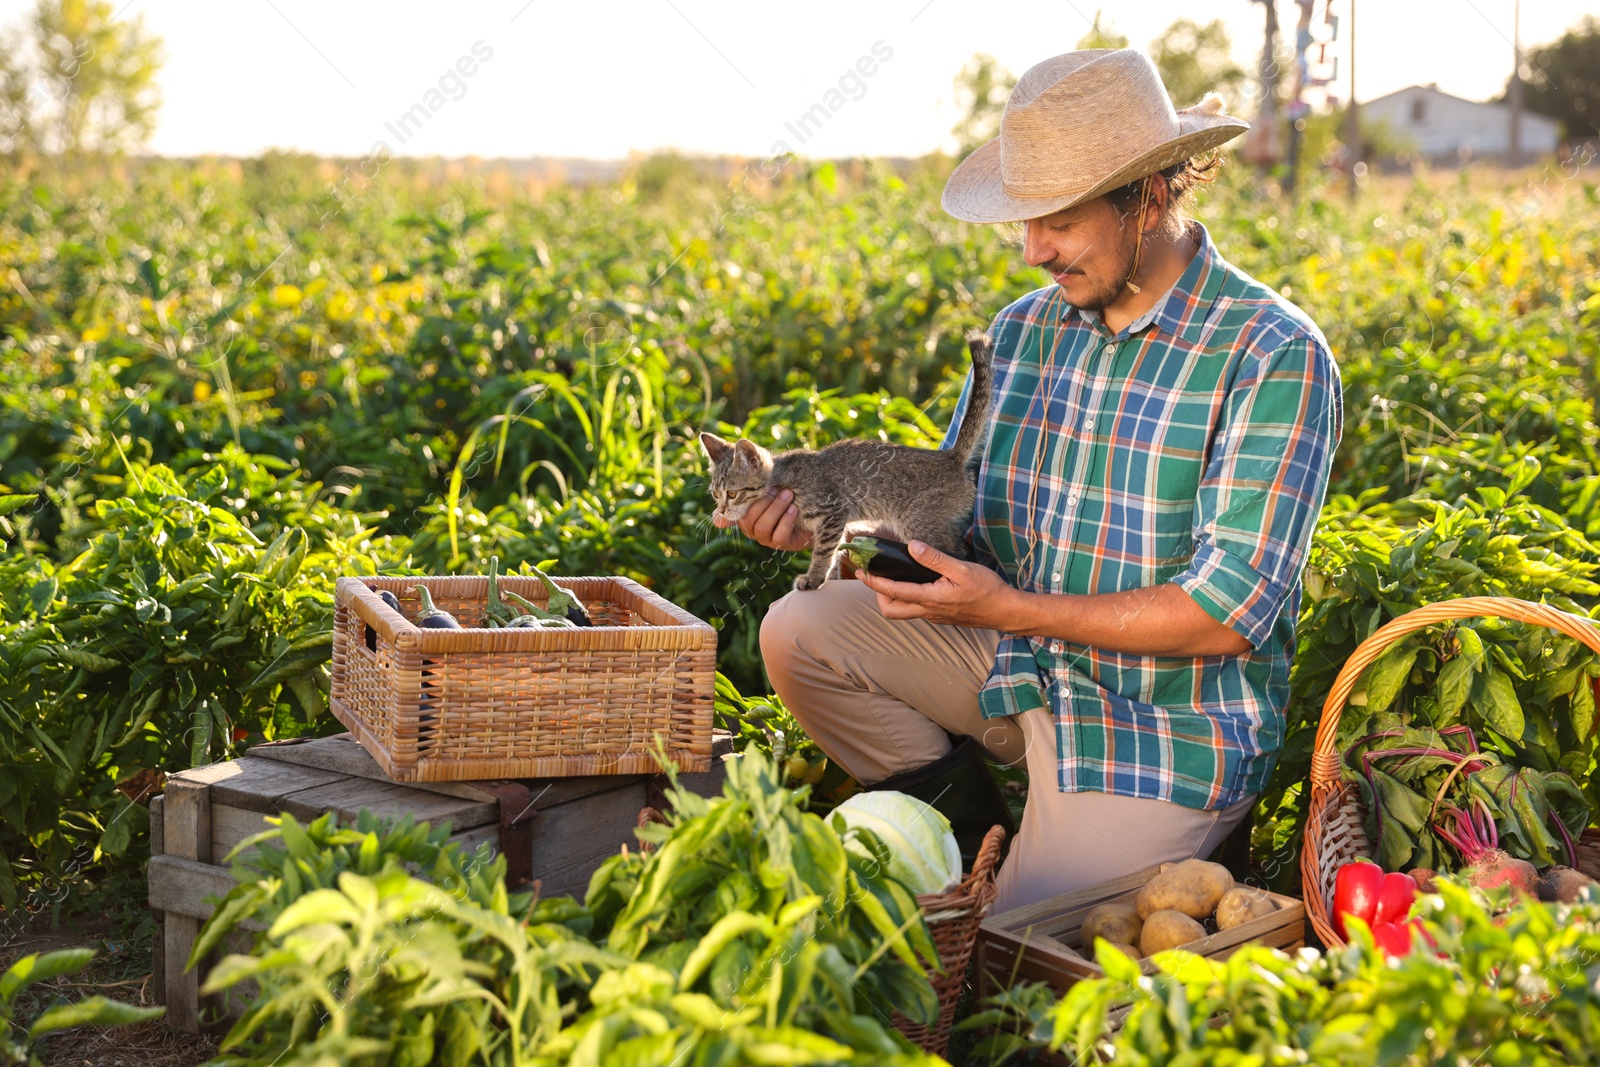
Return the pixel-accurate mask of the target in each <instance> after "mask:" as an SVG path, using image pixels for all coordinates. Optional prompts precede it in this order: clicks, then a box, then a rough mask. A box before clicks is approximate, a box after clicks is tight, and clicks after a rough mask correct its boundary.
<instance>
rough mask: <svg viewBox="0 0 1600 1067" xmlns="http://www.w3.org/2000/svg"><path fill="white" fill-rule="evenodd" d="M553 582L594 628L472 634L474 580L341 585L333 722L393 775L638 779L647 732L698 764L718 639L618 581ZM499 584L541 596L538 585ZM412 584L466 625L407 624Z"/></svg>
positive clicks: (647, 768) (482, 591) (531, 581)
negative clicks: (383, 595) (385, 597)
mask: <svg viewBox="0 0 1600 1067" xmlns="http://www.w3.org/2000/svg"><path fill="white" fill-rule="evenodd" d="M561 581H562V584H563V585H566V586H567V587H568V588H570V589H571V590H572V591H573V593H575V594H576V595H577V596H578V598H579V599H581V600H582V601H584V603H585V604H587V605H588V607H589V610H590V613H591V615H592V616H594V618H595V622H596V625H594V626H592V627H581V628H576V629H550V630H546V629H526V630H523V629H516V630H511V629H497V630H491V629H480V628H477V623H478V621H479V620H480V619H481V618H482V616H483V606H484V601H485V598H486V597H487V595H488V579H486V578H468V577H446V578H341V579H339V582H338V585H337V587H336V590H335V602H336V613H335V616H334V632H333V691H332V697H331V706H332V710H333V714H334V715H335V716H336V717H337V718H338V719H339V721H340V722H342V723H344V725H345V726H346V727H348V728H349V730H350V732H351V733H352V734H354V735H355V736H356V738H357V739H358V740H359V741H360V742H361V744H362V745H363V746H365V747H366V749H367V750H368V751H369V752H371V753H372V755H373V758H375V759H376V760H377V761H378V763H379V764H380V765H381V766H382V767H383V769H384V771H385V773H387V774H388V775H389V776H390V777H391V778H393V779H394V780H395V781H400V782H437V781H453V780H481V779H489V778H558V777H565V776H570V775H600V774H642V773H650V772H653V771H655V770H656V769H657V766H656V762H655V760H654V759H653V758H652V755H651V752H652V750H653V748H654V746H655V743H656V738H657V737H659V738H660V739H661V741H662V742H663V743H664V744H665V745H666V751H667V755H668V756H670V757H671V758H672V759H673V760H675V761H676V762H677V764H678V766H679V768H680V769H682V770H684V771H704V770H706V769H708V768H709V767H710V765H711V718H712V694H713V691H714V687H715V676H716V654H717V635H716V631H715V630H713V629H712V628H711V627H710V626H709V625H707V624H706V623H704V622H701V621H700V620H699V619H697V618H695V617H694V616H693V615H690V614H689V613H688V612H686V611H684V610H683V609H682V608H679V607H677V606H676V605H674V604H671V603H669V602H668V601H666V600H664V599H662V598H661V597H659V596H657V595H656V594H654V593H652V592H650V591H649V590H648V589H645V588H644V587H643V586H641V585H639V584H638V583H637V582H632V581H629V580H628V579H626V578H563V579H562V580H561ZM501 583H502V588H504V589H507V590H509V591H511V592H513V593H516V594H518V595H519V596H522V597H526V598H527V599H528V600H531V601H533V602H534V603H536V604H541V605H542V604H543V603H545V601H546V599H547V598H546V594H545V592H544V586H543V584H542V583H541V582H540V581H539V580H538V579H537V578H531V577H516V576H511V577H506V578H502V579H501ZM417 585H423V586H425V587H427V589H428V592H429V595H430V596H432V597H433V601H434V603H435V605H437V606H438V607H439V608H442V609H443V610H445V611H448V612H450V613H451V614H452V615H454V616H455V617H456V618H457V619H458V620H459V621H460V622H461V625H462V627H463V629H460V630H431V629H423V628H421V627H418V626H417V625H416V624H415V623H414V621H413V620H414V619H415V617H416V615H417V607H418V602H417V598H416V595H415V593H414V592H412V590H413V588H414V587H415V586H417ZM381 589H387V590H389V591H390V592H392V593H394V595H395V596H396V597H398V598H399V600H400V605H401V612H400V613H399V614H396V613H395V611H394V610H393V609H392V608H390V607H388V606H387V605H385V604H384V603H383V601H382V600H380V599H379V598H378V595H377V590H381Z"/></svg>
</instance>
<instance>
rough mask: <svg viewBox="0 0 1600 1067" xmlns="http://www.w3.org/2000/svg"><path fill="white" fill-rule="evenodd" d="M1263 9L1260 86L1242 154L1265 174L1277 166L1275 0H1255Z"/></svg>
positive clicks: (1276, 18)
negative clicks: (1264, 19)
mask: <svg viewBox="0 0 1600 1067" xmlns="http://www.w3.org/2000/svg"><path fill="white" fill-rule="evenodd" d="M1257 2H1259V3H1260V4H1261V5H1262V6H1263V7H1265V8H1266V9H1267V37H1266V43H1265V44H1263V45H1262V46H1261V64H1260V68H1259V72H1258V77H1257V84H1258V85H1259V86H1260V88H1261V106H1260V107H1258V108H1257V109H1256V115H1255V121H1254V122H1252V123H1251V126H1250V132H1249V133H1247V134H1245V140H1244V147H1243V150H1242V155H1243V157H1244V158H1245V159H1246V160H1248V161H1249V162H1251V163H1253V164H1255V166H1256V167H1257V169H1259V170H1260V171H1261V174H1262V176H1263V177H1265V176H1266V175H1267V174H1268V173H1269V172H1270V171H1271V170H1272V168H1273V167H1275V166H1277V164H1278V160H1279V158H1280V156H1279V140H1278V7H1277V0H1257Z"/></svg>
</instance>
